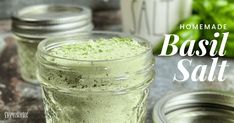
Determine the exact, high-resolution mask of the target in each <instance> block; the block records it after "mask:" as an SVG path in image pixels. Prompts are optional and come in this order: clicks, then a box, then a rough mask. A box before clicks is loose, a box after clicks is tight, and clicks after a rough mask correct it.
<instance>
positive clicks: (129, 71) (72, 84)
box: [37, 32, 154, 123]
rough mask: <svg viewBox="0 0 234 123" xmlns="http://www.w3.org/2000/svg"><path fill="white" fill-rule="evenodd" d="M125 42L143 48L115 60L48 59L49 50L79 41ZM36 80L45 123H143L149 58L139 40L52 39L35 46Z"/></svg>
mask: <svg viewBox="0 0 234 123" xmlns="http://www.w3.org/2000/svg"><path fill="white" fill-rule="evenodd" d="M113 37H129V38H132V39H134V40H135V41H138V42H139V43H140V44H141V45H143V46H145V47H147V50H146V51H145V52H142V53H140V54H138V55H136V56H132V57H126V58H122V59H116V60H93V61H92V60H74V59H67V58H62V57H56V56H53V55H50V54H49V52H50V50H52V49H53V48H56V47H60V46H64V45H67V44H73V43H75V42H79V41H88V40H95V39H100V38H102V39H103V38H104V39H109V38H113ZM37 57H38V79H39V81H40V82H41V84H42V85H41V87H42V95H43V100H44V104H45V114H46V120H47V122H48V123H50V122H53V123H58V122H66V121H68V120H69V122H70V123H75V122H77V121H83V122H88V123H144V122H145V114H146V99H147V97H148V86H149V84H150V83H151V82H152V80H153V79H154V57H153V55H152V52H151V46H150V45H149V43H148V42H146V41H145V40H144V39H141V38H139V37H132V36H128V35H124V34H118V33H100V32H99V33H91V34H82V35H81V34H80V35H77V36H72V37H65V38H51V39H47V40H45V41H43V42H41V43H40V44H39V47H38V52H37Z"/></svg>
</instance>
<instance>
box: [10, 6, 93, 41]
mask: <svg viewBox="0 0 234 123" xmlns="http://www.w3.org/2000/svg"><path fill="white" fill-rule="evenodd" d="M91 18H92V17H91V10H90V9H88V8H86V7H83V6H78V5H36V6H31V7H26V8H24V9H22V10H19V11H18V12H16V13H14V14H13V16H12V19H13V23H12V30H13V33H14V34H16V35H17V36H19V37H23V38H30V39H44V38H46V37H47V36H50V35H56V34H61V33H68V32H74V31H75V32H76V31H86V29H87V31H88V30H89V29H90V28H91V27H92V23H91Z"/></svg>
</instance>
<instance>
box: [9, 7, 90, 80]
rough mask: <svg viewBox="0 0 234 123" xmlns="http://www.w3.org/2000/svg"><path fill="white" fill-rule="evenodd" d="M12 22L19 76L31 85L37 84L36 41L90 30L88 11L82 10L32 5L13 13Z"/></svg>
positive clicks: (80, 8)
mask: <svg viewBox="0 0 234 123" xmlns="http://www.w3.org/2000/svg"><path fill="white" fill-rule="evenodd" d="M12 20H13V23H12V30H13V34H14V37H15V39H16V41H17V46H18V55H19V66H20V73H21V76H22V78H23V79H24V80H25V81H27V82H31V83H37V79H36V56H35V54H36V51H37V46H38V44H39V42H40V41H42V40H43V39H45V38H47V37H53V36H58V35H66V34H71V33H77V32H86V31H91V30H92V29H93V25H92V23H91V11H90V9H88V8H85V7H83V6H74V5H36V6H31V7H26V8H24V9H22V10H19V11H17V12H16V13H14V14H13V17H12Z"/></svg>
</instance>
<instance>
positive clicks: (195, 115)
mask: <svg viewBox="0 0 234 123" xmlns="http://www.w3.org/2000/svg"><path fill="white" fill-rule="evenodd" d="M233 116H234V95H233V93H231V92H230V93H228V92H222V91H214V90H199V91H187V92H181V93H175V94H172V95H168V96H165V97H164V98H162V99H161V100H160V101H159V102H158V103H157V104H156V105H155V107H154V110H153V120H154V122H155V123H234V117H233Z"/></svg>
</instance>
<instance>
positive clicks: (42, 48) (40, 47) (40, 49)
mask: <svg viewBox="0 0 234 123" xmlns="http://www.w3.org/2000/svg"><path fill="white" fill-rule="evenodd" d="M89 34H94V35H106V36H107V35H110V36H113V37H114V36H116V37H117V36H118V37H133V38H135V39H138V40H139V41H140V42H142V43H144V44H145V45H146V47H147V49H146V50H145V51H143V52H141V53H139V54H136V55H133V56H127V57H123V58H116V59H109V60H103V59H101V60H92V59H90V60H79V59H71V58H64V57H60V56H56V55H51V54H49V53H48V52H47V51H48V50H47V47H48V46H47V43H49V42H51V41H55V40H56V41H61V40H63V39H64V40H72V39H73V40H74V38H75V37H77V36H82V35H89ZM100 37H101V36H100ZM81 39H82V38H81ZM55 45H56V44H55ZM57 45H58V44H57ZM53 46H54V45H53ZM151 49H152V45H151V43H150V42H149V41H147V40H146V39H144V38H142V37H140V36H136V35H131V34H126V33H121V32H110V31H90V32H81V33H77V34H70V35H65V36H57V37H51V38H47V39H44V40H42V41H41V42H40V43H39V45H38V50H37V55H38V53H40V54H43V55H45V56H49V57H53V58H57V59H62V60H68V61H79V62H92V63H97V62H114V61H122V60H127V59H131V58H135V57H138V56H141V55H143V54H148V53H151Z"/></svg>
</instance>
